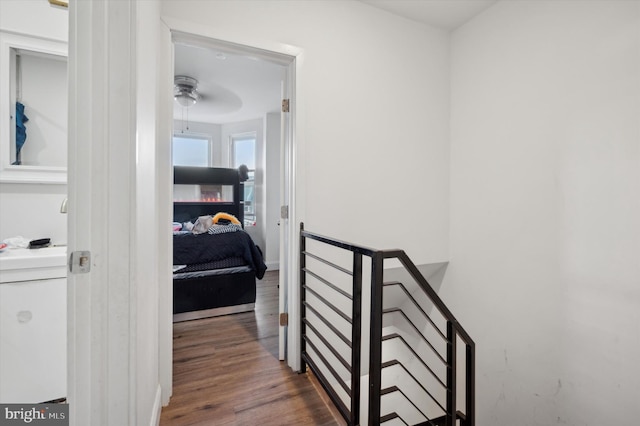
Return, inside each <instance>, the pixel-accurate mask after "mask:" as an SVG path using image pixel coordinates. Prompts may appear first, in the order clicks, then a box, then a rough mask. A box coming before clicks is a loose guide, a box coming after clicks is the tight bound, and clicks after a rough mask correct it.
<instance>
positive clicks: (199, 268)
mask: <svg viewBox="0 0 640 426" xmlns="http://www.w3.org/2000/svg"><path fill="white" fill-rule="evenodd" d="M240 177H241V176H240V174H239V172H238V170H237V169H225V168H204V167H178V166H176V167H175V168H174V225H175V224H187V225H188V224H189V223H195V224H196V225H201V223H199V222H203V221H197V220H196V219H197V218H199V217H201V216H212V217H215V216H216V215H218V214H220V215H222V216H225V217H226V216H228V215H232V216H233V217H234V218H237V219H238V222H239V224H240V225H233V224H228V223H227V224H223V223H222V221H220V222H219V223H218V224H217V225H216V226H214V227H212V228H207V229H204V228H202V227H200V229H198V231H197V232H198V233H194V232H193V230H186V231H185V230H175V228H174V236H173V264H174V266H173V269H174V273H173V320H174V322H179V321H187V320H192V319H198V318H206V317H211V316H218V315H226V314H231V313H238V312H247V311H251V310H253V309H254V307H255V300H256V279H261V278H262V277H263V275H264V273H265V271H266V266H265V264H264V260H263V257H262V252H261V250H260V248H259V247H258V246H256V245H255V243H254V242H253V240H252V239H251V237H250V236H249V234H248V233H246V232H245V231H244V230H243V229H242V222H243V210H244V209H243V202H242V195H243V188H242V182H241V179H240ZM203 230H204V232H202V231H203ZM200 232H201V233H200Z"/></svg>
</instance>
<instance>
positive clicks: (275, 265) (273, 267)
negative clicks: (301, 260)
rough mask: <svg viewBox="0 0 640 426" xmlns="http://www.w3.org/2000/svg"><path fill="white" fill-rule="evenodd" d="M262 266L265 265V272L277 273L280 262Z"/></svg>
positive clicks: (266, 263) (267, 263)
mask: <svg viewBox="0 0 640 426" xmlns="http://www.w3.org/2000/svg"><path fill="white" fill-rule="evenodd" d="M264 264H265V265H267V270H268V271H278V270H280V262H279V261H275V262H265V263H264Z"/></svg>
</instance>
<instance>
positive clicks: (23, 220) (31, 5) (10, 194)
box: [0, 0, 69, 244]
mask: <svg viewBox="0 0 640 426" xmlns="http://www.w3.org/2000/svg"><path fill="white" fill-rule="evenodd" d="M68 28H69V25H68V12H67V10H66V9H61V8H56V7H52V6H50V5H49V3H48V2H45V1H42V2H39V1H21V0H2V1H0V30H2V31H12V32H16V33H20V34H25V35H32V36H39V37H44V38H49V39H54V40H58V41H64V42H66V41H67V39H68ZM59 125H60V126H64V128H65V129H66V125H67V123H66V122H65V123H59ZM26 146H27V145H26V144H25V147H26ZM66 188H67V187H66V185H41V184H10V183H2V184H0V241H2V240H4V239H6V238H10V237H15V236H19V235H20V236H23V237H24V238H27V239H35V238H51V241H52V242H53V243H55V244H66V242H67V217H66V215H64V214H61V213H60V205H61V203H62V201H63V200H64V199H65V197H66V193H67V189H66Z"/></svg>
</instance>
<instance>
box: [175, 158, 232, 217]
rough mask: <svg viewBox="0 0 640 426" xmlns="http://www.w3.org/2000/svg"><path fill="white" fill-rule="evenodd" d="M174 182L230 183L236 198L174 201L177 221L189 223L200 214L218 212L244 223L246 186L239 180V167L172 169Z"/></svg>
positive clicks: (183, 167) (178, 183) (178, 167)
mask: <svg viewBox="0 0 640 426" xmlns="http://www.w3.org/2000/svg"><path fill="white" fill-rule="evenodd" d="M173 183H174V184H176V185H231V186H233V201H228V202H220V201H200V202H196V201H178V200H176V199H175V194H174V203H173V220H174V222H181V223H182V222H187V221H189V220H192V219H195V218H197V217H199V216H206V215H211V216H213V215H215V214H216V213H220V212H224V213H229V214H232V215H234V216H235V217H237V218H238V220H239V221H240V223H242V224H243V226H244V200H243V197H244V185H243V184H242V183H241V182H240V176H239V174H238V170H237V169H224V168H220V167H187V166H175V167H174V168H173Z"/></svg>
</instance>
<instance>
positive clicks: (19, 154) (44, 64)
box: [0, 31, 68, 184]
mask: <svg viewBox="0 0 640 426" xmlns="http://www.w3.org/2000/svg"><path fill="white" fill-rule="evenodd" d="M67 103H68V78H67V44H66V43H64V42H60V41H55V40H48V39H42V38H36V37H30V36H24V35H19V34H13V33H6V32H2V31H0V113H1V116H0V132H1V133H0V182H13V183H30V182H31V183H51V184H64V183H66V181H67V114H68V108H67Z"/></svg>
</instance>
